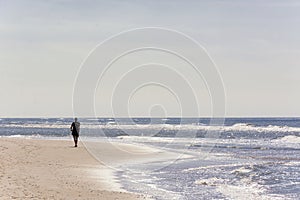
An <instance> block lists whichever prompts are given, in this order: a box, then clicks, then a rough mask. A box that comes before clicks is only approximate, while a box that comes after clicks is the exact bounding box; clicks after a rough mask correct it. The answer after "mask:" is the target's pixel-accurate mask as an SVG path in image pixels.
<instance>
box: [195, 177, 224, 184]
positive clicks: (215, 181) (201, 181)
mask: <svg viewBox="0 0 300 200" xmlns="http://www.w3.org/2000/svg"><path fill="white" fill-rule="evenodd" d="M223 182H224V181H223V180H222V179H219V178H216V177H213V178H208V179H199V180H196V181H195V184H197V185H207V186H216V185H219V184H220V183H223Z"/></svg>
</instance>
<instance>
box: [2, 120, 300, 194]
mask: <svg viewBox="0 0 300 200" xmlns="http://www.w3.org/2000/svg"><path fill="white" fill-rule="evenodd" d="M71 122H72V119H70V118H50V119H48V118H38V119H37V118H32V119H28V118H26V119H20V118H2V119H0V136H6V137H29V138H31V137H33V138H49V137H53V138H67V137H69V134H70V131H69V127H70V124H71ZM80 122H81V137H82V138H93V139H97V138H103V137H105V138H109V139H111V140H114V141H118V142H123V143H131V144H138V145H147V146H151V147H153V148H157V149H162V150H167V151H171V152H176V153H177V154H178V155H179V156H178V157H177V158H176V159H168V160H166V161H159V162H148V163H144V164H139V165H135V164H127V165H122V166H120V167H119V168H118V171H117V176H118V177H119V179H120V182H121V184H122V185H123V187H124V189H126V190H129V191H132V192H139V193H143V194H147V195H149V196H150V197H152V198H154V199H180V200H181V199H195V200H196V199H197V200H198V199H300V176H299V175H300V118H227V119H225V121H224V125H220V124H215V123H212V120H211V119H207V118H201V119H196V118H184V119H181V118H152V119H150V118H134V119H125V118H118V119H112V118H99V119H92V118H85V119H80Z"/></svg>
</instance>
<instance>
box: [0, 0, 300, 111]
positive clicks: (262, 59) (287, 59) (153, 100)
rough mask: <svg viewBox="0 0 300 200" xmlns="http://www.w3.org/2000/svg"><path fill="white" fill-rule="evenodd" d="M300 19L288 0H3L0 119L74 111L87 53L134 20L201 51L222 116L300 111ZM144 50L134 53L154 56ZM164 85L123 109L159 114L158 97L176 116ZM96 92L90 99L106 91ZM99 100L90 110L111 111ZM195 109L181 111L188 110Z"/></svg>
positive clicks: (297, 5) (0, 12) (296, 5)
mask: <svg viewBox="0 0 300 200" xmlns="http://www.w3.org/2000/svg"><path fill="white" fill-rule="evenodd" d="M299 24H300V2H299V1H291V0H286V1H275V0H273V1H258V0H257V1H238V0H237V1H234V0H228V1H226V0H224V1H221V0H219V1H215V0H207V1H204V0H203V1H196V0H195V1H189V0H187V1H181V0H173V1H169V0H163V1H146V0H141V1H138V0H123V1H121V0H120V1H115V0H110V1H96V0H95V1H93V0H81V1H79V0H72V1H71V0H53V1H39V0H24V1H21V0H20V1H15V0H11V1H8V0H7V1H5V0H0V92H1V104H0V117H66V116H72V115H73V110H72V92H73V85H74V81H75V78H76V74H77V72H78V70H79V68H80V66H81V63H82V62H83V61H84V59H85V58H87V56H88V54H89V52H90V51H91V50H92V49H93V48H95V47H96V45H98V44H99V43H100V42H102V41H104V40H105V39H107V38H108V37H110V36H112V35H114V34H118V33H119V32H121V31H125V30H129V29H133V28H140V27H162V28H168V29H174V30H177V31H180V32H182V33H184V34H186V35H188V36H190V37H192V38H194V39H195V40H196V41H197V42H198V43H200V44H201V45H202V46H203V47H204V48H205V49H206V50H207V52H208V53H209V54H210V56H211V58H212V59H213V61H214V62H215V63H216V65H217V67H218V69H219V71H220V75H221V77H222V79H223V82H224V87H225V94H226V102H225V106H226V116H227V117H230V116H252V117H256V116H300V115H299V112H300V92H299V89H298V88H299V85H300V26H299ZM128 42H131V43H135V42H136V41H134V40H132V41H128ZM144 56H145V55H139V56H138V58H139V59H140V60H141V61H143V59H145V60H147V62H150V61H151V59H150V58H151V56H150V57H147V58H146V57H144ZM126 59H129V58H126ZM124 62H125V61H124ZM178 62H180V61H178ZM127 63H128V62H127ZM118 67H122V66H121V63H119V64H118V65H117V64H116V66H115V68H114V70H115V71H112V73H113V72H115V73H117V72H118ZM153 69H154V68H153ZM161 73H162V74H160V76H162V77H163V76H166V77H167V76H168V77H172V76H173V75H172V73H171V74H169V73H168V72H164V71H163V70H162V72H161ZM132 76H133V77H131V79H129V78H127V79H124V81H125V80H127V81H130V80H133V79H135V77H134V73H133V74H132ZM136 76H137V75H136ZM174 76H175V75H174ZM111 77H113V74H112V75H111ZM136 78H138V77H136ZM111 80H113V78H112V79H111ZM177 84H178V85H177V86H176V84H175V87H177V88H180V86H181V85H180V84H184V83H181V82H177ZM199 87H202V86H199ZM106 89H107V90H111V89H112V88H109V86H108V88H106ZM124 89H125V90H126V88H124ZM161 90H162V88H160V87H157V88H156V87H153V86H152V87H145V88H144V90H141V92H138V93H136V96H135V97H134V102H135V103H134V104H129V108H128V109H130V112H131V113H133V114H134V115H139V116H147V115H149V107H150V110H151V109H152V110H151V112H154V115H160V114H161V115H163V110H162V109H160V108H159V106H155V105H157V104H162V105H168V106H169V107H168V108H165V109H168V112H167V113H169V114H168V115H170V116H175V115H177V114H178V112H177V111H173V110H172V109H175V107H176V106H175V103H174V106H175V107H174V106H172V105H173V104H172V102H176V99H175V98H174V96H172V95H171V93H168V92H166V90H165V91H164V92H163V91H161ZM108 92H110V91H108ZM179 92H180V91H179ZM203 93H206V92H205V91H204V92H203ZM101 95H102V96H98V97H97V98H96V101H97V102H100V101H101V97H103V99H104V98H105V95H106V93H105V91H103V92H102V93H101ZM199 95H200V94H199ZM203 95H204V96H205V94H203ZM116 96H118V95H116ZM125 96H126V95H125ZM200 96H201V95H200ZM119 97H120V95H119ZM99 99H100V100H99ZM127 100H128V99H121V98H118V99H114V102H113V104H114V105H117V107H118V106H122V105H123V101H127ZM160 101H161V102H160ZM97 102H96V104H97ZM198 103H199V104H201V106H200V107H202V112H201V114H200V117H201V116H209V115H210V112H209V109H208V108H209V107H210V105H208V103H207V101H206V100H203V101H201V102H198ZM101 105H102V104H101V103H100V104H99V110H97V115H98V116H110V115H111V113H110V112H109V109H107V108H104V107H103V108H101ZM102 106H103V105H102ZM145 106H146V107H145ZM192 106H193V104H190V107H187V110H186V112H185V113H186V115H194V112H193V111H192V110H193V109H194V107H192ZM124 108H127V107H126V106H125V107H123V108H122V109H124ZM106 109H107V110H106ZM121 115H122V113H121V114H120V116H121Z"/></svg>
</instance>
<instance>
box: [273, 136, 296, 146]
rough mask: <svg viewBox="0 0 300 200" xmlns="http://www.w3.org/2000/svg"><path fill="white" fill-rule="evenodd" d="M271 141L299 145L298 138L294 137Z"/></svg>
mask: <svg viewBox="0 0 300 200" xmlns="http://www.w3.org/2000/svg"><path fill="white" fill-rule="evenodd" d="M273 141H275V142H284V143H296V144H300V137H299V136H295V135H287V136H284V137H282V138H278V139H274V140H273Z"/></svg>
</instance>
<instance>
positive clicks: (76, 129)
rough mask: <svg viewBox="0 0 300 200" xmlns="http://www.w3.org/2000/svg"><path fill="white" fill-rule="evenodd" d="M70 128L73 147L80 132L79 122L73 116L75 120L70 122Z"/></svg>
mask: <svg viewBox="0 0 300 200" xmlns="http://www.w3.org/2000/svg"><path fill="white" fill-rule="evenodd" d="M70 129H71V131H72V136H73V139H74V143H75V147H77V142H78V137H79V132H80V123H79V122H78V119H77V118H75V121H74V122H73V123H72V124H71V127H70Z"/></svg>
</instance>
